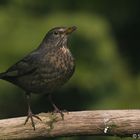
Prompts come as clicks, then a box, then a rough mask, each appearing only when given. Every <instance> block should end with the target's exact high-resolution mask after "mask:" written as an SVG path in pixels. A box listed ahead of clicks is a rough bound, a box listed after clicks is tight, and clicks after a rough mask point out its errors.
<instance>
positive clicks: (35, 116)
mask: <svg viewBox="0 0 140 140" xmlns="http://www.w3.org/2000/svg"><path fill="white" fill-rule="evenodd" d="M33 117H34V118H36V119H38V120H40V121H42V120H41V119H40V118H39V117H38V116H37V115H35V114H33V113H32V111H31V110H29V111H28V115H27V118H26V120H25V123H24V125H26V123H27V122H28V121H29V119H30V120H31V124H32V127H33V129H34V130H35V123H34V119H33Z"/></svg>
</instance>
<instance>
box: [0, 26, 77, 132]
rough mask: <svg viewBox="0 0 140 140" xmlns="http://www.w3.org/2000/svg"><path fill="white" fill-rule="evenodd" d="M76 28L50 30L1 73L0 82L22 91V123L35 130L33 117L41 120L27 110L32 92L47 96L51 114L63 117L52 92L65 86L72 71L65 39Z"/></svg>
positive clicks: (29, 108)
mask: <svg viewBox="0 0 140 140" xmlns="http://www.w3.org/2000/svg"><path fill="white" fill-rule="evenodd" d="M76 29H77V27H76V26H71V27H54V28H52V29H51V30H49V31H48V32H47V33H46V35H45V37H44V38H43V40H42V42H41V43H40V45H39V46H38V47H37V48H36V49H35V50H33V51H32V52H30V53H29V54H27V55H26V56H25V57H23V59H21V60H19V61H18V62H17V63H15V64H14V65H12V66H11V67H9V68H8V69H7V70H6V71H5V72H2V73H0V79H2V80H6V81H8V82H10V83H12V84H14V85H16V86H18V87H20V88H21V89H23V90H24V91H25V94H26V98H27V104H28V113H27V118H26V120H25V123H24V124H26V123H27V122H28V121H29V119H30V120H31V125H32V127H33V129H34V130H35V123H34V118H37V119H39V120H40V121H41V119H40V117H38V116H37V115H35V114H33V113H32V110H31V107H30V104H31V103H30V100H31V94H32V93H34V94H47V95H48V97H49V100H50V103H51V104H52V106H53V108H54V112H57V113H60V114H61V116H62V118H63V117H64V114H63V112H62V111H61V110H60V109H59V108H58V107H57V106H56V105H55V103H54V102H53V100H52V97H51V93H52V92H54V91H55V90H57V89H58V88H60V87H61V86H62V85H63V84H65V83H66V82H67V81H68V80H69V79H70V78H71V77H72V75H73V73H74V71H75V59H74V57H73V55H72V53H71V51H70V49H69V47H68V39H69V36H70V34H71V33H72V32H74V31H75V30H76Z"/></svg>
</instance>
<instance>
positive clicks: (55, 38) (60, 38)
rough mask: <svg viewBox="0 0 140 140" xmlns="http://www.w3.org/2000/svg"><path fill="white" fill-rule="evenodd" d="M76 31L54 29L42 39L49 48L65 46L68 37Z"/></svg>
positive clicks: (60, 28)
mask: <svg viewBox="0 0 140 140" xmlns="http://www.w3.org/2000/svg"><path fill="white" fill-rule="evenodd" d="M75 30H76V27H75V26H72V27H55V28H53V29H51V30H50V31H49V32H48V33H47V34H46V36H45V38H44V39H43V42H44V43H45V44H46V45H47V46H49V47H57V46H58V47H60V46H64V47H65V46H67V40H68V36H69V35H70V34H71V33H72V32H73V31H75Z"/></svg>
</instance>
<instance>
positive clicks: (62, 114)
mask: <svg viewBox="0 0 140 140" xmlns="http://www.w3.org/2000/svg"><path fill="white" fill-rule="evenodd" d="M65 112H66V113H68V111H66V110H60V109H59V108H58V107H55V108H54V111H53V112H52V114H54V113H59V114H60V115H61V118H62V120H64V113H65Z"/></svg>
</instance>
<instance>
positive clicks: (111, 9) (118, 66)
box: [0, 0, 140, 140]
mask: <svg viewBox="0 0 140 140" xmlns="http://www.w3.org/2000/svg"><path fill="white" fill-rule="evenodd" d="M139 5H140V1H139V0H114V1H109V0H92V1H91V0H86V1H84V0H77V1H76V0H70V1H68V0H51V1H49V0H38V1H37V0H28V1H27V0H25V1H23V0H1V1H0V71H1V72H3V71H5V70H6V69H7V68H8V67H9V66H11V65H12V64H14V63H15V62H17V60H19V59H21V58H22V57H24V56H25V55H26V54H27V53H29V52H30V51H32V50H33V49H35V48H36V47H37V46H38V45H39V43H40V42H41V40H42V38H43V37H44V35H45V34H46V32H47V31H48V30H49V29H51V28H52V27H56V26H72V25H75V26H77V27H78V29H77V31H76V32H75V33H74V34H73V35H72V36H71V38H70V40H69V46H70V49H71V51H72V53H73V55H74V56H75V58H76V64H77V67H76V71H75V74H74V76H73V77H72V78H71V80H70V81H69V82H68V83H67V84H65V86H63V88H61V89H60V90H59V91H56V92H55V93H53V98H54V100H55V102H56V104H57V105H58V106H59V107H60V108H61V109H66V110H68V111H77V110H95V109H136V108H140V101H139V100H140V42H139V38H140V37H139V34H140V16H139V15H140V8H139ZM32 109H33V111H34V113H39V112H47V111H51V110H52V107H51V106H50V104H49V103H48V100H47V97H46V96H45V95H42V96H41V95H40V96H37V95H33V96H32ZM26 113H27V105H26V100H25V94H24V91H22V90H21V89H19V88H17V87H16V86H14V85H12V84H10V83H8V82H5V81H2V80H0V118H1V119H3V118H9V117H16V116H23V115H26ZM59 139H61V140H63V139H64V140H65V139H66V140H80V139H86V140H91V139H120V138H116V137H115V138H114V137H110V138H108V137H92V136H91V137H87V136H86V137H72V138H59Z"/></svg>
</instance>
